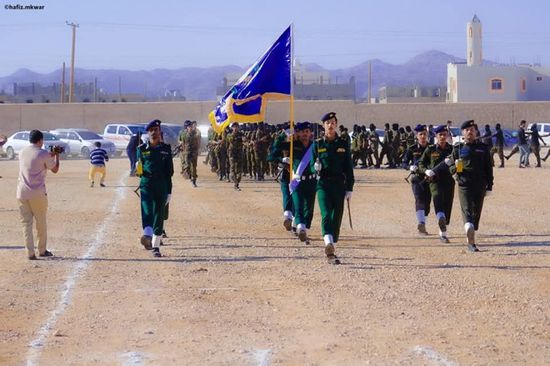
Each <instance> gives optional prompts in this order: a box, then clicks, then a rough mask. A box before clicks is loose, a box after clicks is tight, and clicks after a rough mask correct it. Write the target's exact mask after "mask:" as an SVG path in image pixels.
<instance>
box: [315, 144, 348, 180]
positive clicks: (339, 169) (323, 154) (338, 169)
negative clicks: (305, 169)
mask: <svg viewBox="0 0 550 366" xmlns="http://www.w3.org/2000/svg"><path fill="white" fill-rule="evenodd" d="M312 159H313V163H315V161H316V160H317V159H319V161H320V162H321V165H322V168H321V172H320V175H321V178H320V179H321V180H323V179H331V178H342V179H344V182H345V189H346V191H353V185H354V183H355V177H354V176H353V162H352V160H351V152H350V146H349V143H348V141H347V140H346V139H345V138H341V137H336V138H335V139H334V140H332V141H329V140H327V139H326V137H323V138H320V139H317V140H315V142H314V145H313V156H312Z"/></svg>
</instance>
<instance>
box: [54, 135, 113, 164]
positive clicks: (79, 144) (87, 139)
mask: <svg viewBox="0 0 550 366" xmlns="http://www.w3.org/2000/svg"><path fill="white" fill-rule="evenodd" d="M50 132H51V133H53V134H54V135H56V136H57V137H59V139H60V140H61V141H63V142H66V143H67V144H68V145H69V148H70V150H71V154H72V155H75V156H78V155H80V156H82V157H83V158H89V157H90V151H92V150H93V149H95V143H96V142H100V143H101V148H102V149H103V150H105V151H107V154H109V156H111V157H112V156H114V155H115V153H116V147H115V144H114V143H112V142H111V141H109V140H106V139H104V138H103V137H101V136H99V135H98V134H97V133H95V132H92V131H90V130H87V129H84V128H57V129H55V130H52V131H50Z"/></svg>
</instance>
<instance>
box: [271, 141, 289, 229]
mask: <svg viewBox="0 0 550 366" xmlns="http://www.w3.org/2000/svg"><path fill="white" fill-rule="evenodd" d="M268 160H269V161H275V162H277V163H278V164H279V169H281V171H280V174H279V175H278V177H279V178H278V180H279V185H280V186H281V194H282V199H283V200H282V202H283V226H284V227H285V229H286V230H287V231H290V230H291V229H292V228H293V223H294V209H293V205H292V197H291V195H290V189H289V184H290V142H289V141H288V136H287V133H286V131H285V130H282V131H280V133H279V135H278V136H277V137H276V138H275V140H274V141H273V145H272V147H271V151H270V154H269V156H268Z"/></svg>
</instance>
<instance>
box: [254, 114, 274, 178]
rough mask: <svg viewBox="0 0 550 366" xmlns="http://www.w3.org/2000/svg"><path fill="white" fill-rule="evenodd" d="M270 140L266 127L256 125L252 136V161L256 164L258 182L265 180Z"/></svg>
mask: <svg viewBox="0 0 550 366" xmlns="http://www.w3.org/2000/svg"><path fill="white" fill-rule="evenodd" d="M269 144H270V138H269V132H268V131H267V126H266V125H265V124H264V123H260V124H259V125H258V129H257V130H256V133H255V135H254V146H253V152H254V161H255V162H256V176H257V177H258V180H265V174H266V172H268V170H269V169H268V166H267V154H268V150H269Z"/></svg>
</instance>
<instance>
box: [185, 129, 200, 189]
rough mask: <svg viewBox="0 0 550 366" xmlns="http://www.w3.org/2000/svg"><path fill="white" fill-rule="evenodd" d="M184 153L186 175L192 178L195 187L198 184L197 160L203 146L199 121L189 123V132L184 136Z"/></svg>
mask: <svg viewBox="0 0 550 366" xmlns="http://www.w3.org/2000/svg"><path fill="white" fill-rule="evenodd" d="M181 141H182V147H183V148H182V151H181V152H182V155H184V156H185V161H186V171H185V172H186V175H187V176H189V179H191V183H192V184H193V187H196V186H197V160H198V158H199V150H200V146H201V132H200V131H199V130H198V129H197V122H196V121H192V122H191V123H189V124H188V125H187V133H186V134H184V135H183V136H182V140H181Z"/></svg>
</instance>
